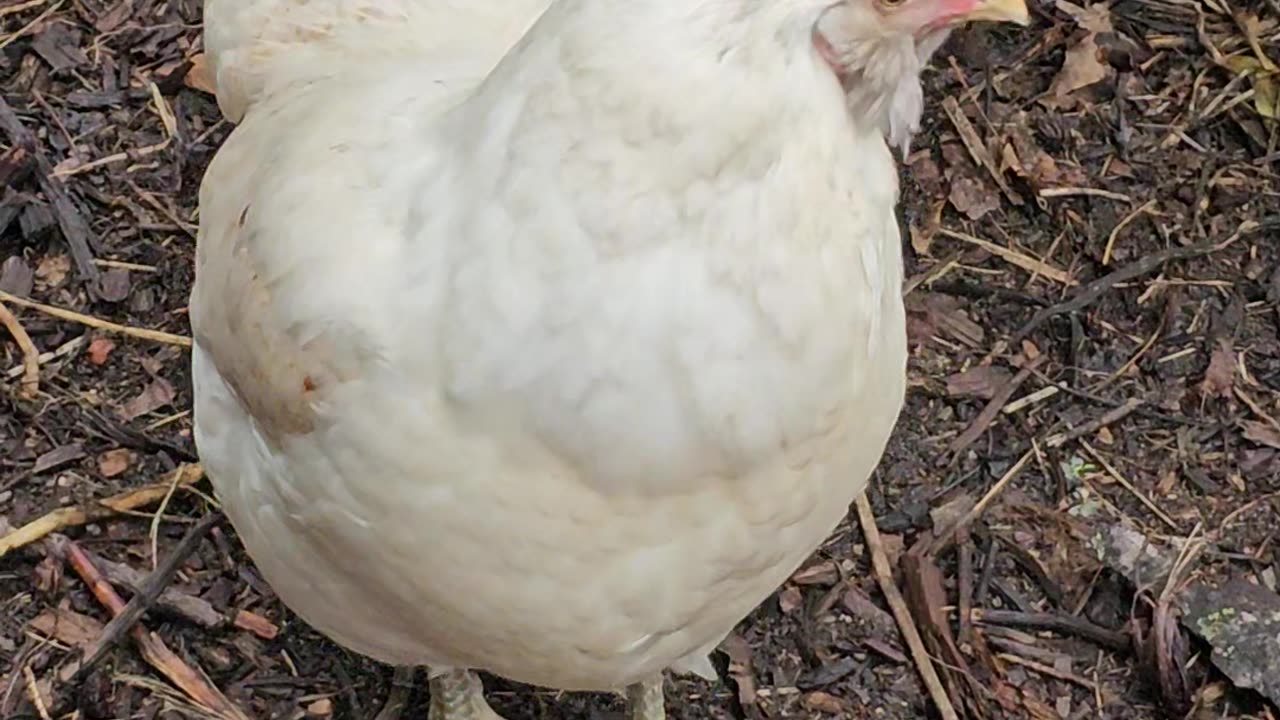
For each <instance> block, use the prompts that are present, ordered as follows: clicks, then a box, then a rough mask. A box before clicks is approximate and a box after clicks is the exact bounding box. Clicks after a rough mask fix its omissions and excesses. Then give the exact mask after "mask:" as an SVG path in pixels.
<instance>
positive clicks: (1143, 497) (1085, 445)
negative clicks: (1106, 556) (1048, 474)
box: [1080, 440, 1182, 534]
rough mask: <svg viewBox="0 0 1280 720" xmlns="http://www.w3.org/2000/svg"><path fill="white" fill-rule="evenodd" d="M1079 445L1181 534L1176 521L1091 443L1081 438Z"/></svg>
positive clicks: (1141, 501)
mask: <svg viewBox="0 0 1280 720" xmlns="http://www.w3.org/2000/svg"><path fill="white" fill-rule="evenodd" d="M1080 447H1082V448H1084V451H1085V452H1086V453H1088V454H1089V455H1091V456H1093V459H1094V460H1097V461H1098V464H1099V465H1101V466H1102V469H1103V470H1106V471H1107V474H1108V475H1110V476H1111V477H1112V479H1114V480H1115V481H1116V482H1118V483H1120V487H1123V488H1124V489H1125V490H1128V491H1129V494H1130V495H1132V496H1134V497H1135V498H1137V500H1138V502H1140V503H1142V504H1143V505H1144V506H1145V507H1146V508H1147V509H1148V510H1150V511H1151V514H1152V515H1155V516H1156V517H1158V518H1160V522H1162V523H1164V524H1165V525H1168V526H1169V527H1170V528H1171V529H1172V530H1173V531H1174V532H1176V533H1178V534H1182V528H1181V527H1179V525H1178V523H1177V522H1175V521H1174V519H1173V518H1171V517H1169V515H1168V514H1167V513H1165V511H1163V510H1161V509H1160V506H1159V505H1156V504H1155V502H1154V501H1153V500H1152V499H1151V498H1149V497H1147V495H1146V493H1144V492H1142V491H1141V490H1139V489H1138V488H1136V487H1134V486H1133V483H1131V482H1129V481H1128V480H1126V479H1125V477H1124V476H1123V475H1121V474H1120V471H1118V470H1116V469H1115V468H1114V467H1112V465H1111V463H1109V462H1107V460H1106V458H1104V457H1102V455H1101V454H1100V453H1099V452H1098V451H1097V450H1094V449H1093V446H1092V445H1090V444H1089V443H1087V442H1085V441H1084V440H1081V441H1080Z"/></svg>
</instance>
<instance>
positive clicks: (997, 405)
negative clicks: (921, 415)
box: [947, 355, 1049, 463]
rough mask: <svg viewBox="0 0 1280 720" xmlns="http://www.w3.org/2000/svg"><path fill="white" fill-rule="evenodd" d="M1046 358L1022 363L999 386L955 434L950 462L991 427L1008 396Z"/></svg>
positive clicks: (949, 450) (1042, 357)
mask: <svg viewBox="0 0 1280 720" xmlns="http://www.w3.org/2000/svg"><path fill="white" fill-rule="evenodd" d="M1048 359H1049V356H1048V355H1041V356H1039V357H1037V358H1036V359H1034V360H1032V361H1031V362H1029V363H1027V364H1026V365H1024V366H1023V367H1022V369H1021V370H1019V371H1018V372H1017V374H1016V375H1014V376H1013V378H1012V379H1011V380H1009V382H1008V383H1006V384H1005V386H1004V387H1002V388H1000V390H999V391H997V392H996V394H995V395H993V396H992V397H991V399H990V400H988V401H987V405H986V407H984V408H982V411H981V412H979V413H978V417H976V418H974V419H973V422H972V423H970V424H969V427H967V428H965V430H964V432H962V433H960V434H959V435H957V436H956V438H955V439H954V440H952V441H951V444H950V445H949V446H948V447H947V452H949V453H950V454H951V462H952V463H955V462H956V461H957V460H959V459H960V453H962V452H964V451H965V449H966V448H968V447H969V446H970V445H972V444H974V443H975V442H977V441H978V438H980V437H982V433H984V432H986V431H987V428H989V427H991V423H993V422H995V420H996V418H997V417H999V416H1000V412H1001V410H1002V409H1003V408H1004V406H1005V405H1006V404H1008V402H1009V400H1010V398H1012V397H1013V394H1014V393H1016V392H1017V391H1018V388H1019V387H1021V386H1022V383H1024V382H1026V381H1027V378H1029V377H1031V374H1032V373H1034V372H1035V371H1036V368H1038V367H1040V366H1041V365H1043V364H1044V363H1045V361H1046V360H1048Z"/></svg>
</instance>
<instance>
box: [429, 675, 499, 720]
mask: <svg viewBox="0 0 1280 720" xmlns="http://www.w3.org/2000/svg"><path fill="white" fill-rule="evenodd" d="M427 720H503V718H502V716H501V715H499V714H498V713H496V712H494V711H493V708H491V707H489V703H487V702H485V699H484V685H483V684H481V682H480V678H479V677H478V676H477V675H476V674H475V673H473V672H471V671H470V670H449V671H447V672H442V673H440V674H436V675H432V677H431V709H430V710H429V711H428V712H427Z"/></svg>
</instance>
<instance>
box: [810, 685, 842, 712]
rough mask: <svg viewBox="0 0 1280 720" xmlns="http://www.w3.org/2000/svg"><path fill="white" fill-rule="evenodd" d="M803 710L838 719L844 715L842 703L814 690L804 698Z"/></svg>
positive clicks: (829, 695)
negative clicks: (833, 716)
mask: <svg viewBox="0 0 1280 720" xmlns="http://www.w3.org/2000/svg"><path fill="white" fill-rule="evenodd" d="M804 708H805V709H806V710H813V711H815V712H820V713H826V714H828V715H836V716H839V717H844V716H845V715H846V712H845V707H844V701H843V700H841V699H840V698H838V697H836V696H835V695H831V694H828V693H824V692H822V691H821V690H815V691H813V692H811V693H809V694H808V695H805V696H804Z"/></svg>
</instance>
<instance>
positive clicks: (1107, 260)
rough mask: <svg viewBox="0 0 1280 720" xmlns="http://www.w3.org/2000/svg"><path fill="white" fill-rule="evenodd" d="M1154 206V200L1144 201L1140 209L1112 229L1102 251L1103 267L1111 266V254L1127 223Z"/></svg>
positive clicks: (1125, 217)
mask: <svg viewBox="0 0 1280 720" xmlns="http://www.w3.org/2000/svg"><path fill="white" fill-rule="evenodd" d="M1155 204H1156V201H1155V200H1148V201H1146V202H1145V203H1143V204H1142V207H1140V208H1138V209H1137V210H1134V211H1133V212H1131V213H1129V214H1128V215H1126V216H1124V219H1123V220H1121V221H1120V222H1119V223H1117V224H1116V226H1115V227H1114V228H1112V230H1111V234H1110V235H1108V236H1107V246H1106V247H1105V248H1103V250H1102V264H1103V265H1110V264H1111V252H1112V251H1113V250H1115V248H1116V239H1117V238H1119V237H1120V233H1121V231H1123V230H1124V229H1125V227H1127V226H1128V225H1129V223H1131V222H1133V221H1134V220H1136V219H1137V218H1138V216H1139V215H1142V214H1143V213H1145V212H1147V211H1148V210H1150V209H1151V208H1153V207H1155Z"/></svg>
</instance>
